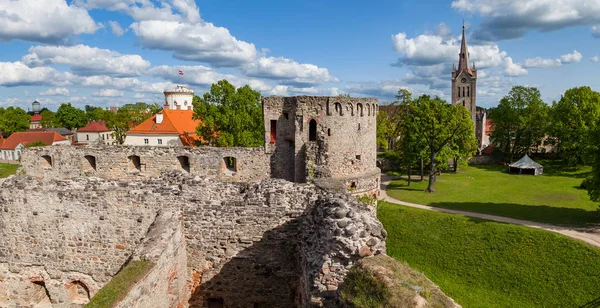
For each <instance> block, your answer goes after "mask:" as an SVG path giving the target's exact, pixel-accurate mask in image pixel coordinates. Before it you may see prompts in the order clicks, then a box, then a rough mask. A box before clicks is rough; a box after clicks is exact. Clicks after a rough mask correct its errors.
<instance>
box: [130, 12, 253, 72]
mask: <svg viewBox="0 0 600 308" xmlns="http://www.w3.org/2000/svg"><path fill="white" fill-rule="evenodd" d="M130 27H131V29H133V31H134V32H135V34H136V35H137V36H138V38H139V39H140V43H141V44H142V46H144V47H146V48H149V49H160V50H169V51H173V55H174V56H175V57H176V58H178V59H182V60H192V61H201V62H206V63H209V64H211V65H213V66H216V67H236V66H239V65H242V64H246V63H249V62H252V61H254V60H255V59H256V58H257V56H258V52H257V50H256V47H255V46H254V44H250V43H247V42H244V41H240V40H238V39H236V38H235V37H233V36H232V35H231V34H230V33H229V30H227V29H226V28H222V27H217V26H215V25H213V24H212V23H205V22H202V23H198V24H187V23H180V22H175V21H162V20H147V21H140V22H134V23H133V24H131V26H130Z"/></svg>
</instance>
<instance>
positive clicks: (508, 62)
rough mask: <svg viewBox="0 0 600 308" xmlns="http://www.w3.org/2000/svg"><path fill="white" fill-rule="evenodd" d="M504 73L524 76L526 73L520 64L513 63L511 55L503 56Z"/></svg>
mask: <svg viewBox="0 0 600 308" xmlns="http://www.w3.org/2000/svg"><path fill="white" fill-rule="evenodd" d="M504 73H505V74H506V75H507V76H525V75H527V74H528V72H527V70H526V69H524V68H523V67H522V66H521V65H520V64H518V63H514V62H513V60H512V58H511V57H506V58H504Z"/></svg>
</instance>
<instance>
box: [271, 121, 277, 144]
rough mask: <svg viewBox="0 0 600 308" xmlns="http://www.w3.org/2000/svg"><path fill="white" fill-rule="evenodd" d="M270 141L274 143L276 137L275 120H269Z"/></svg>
mask: <svg viewBox="0 0 600 308" xmlns="http://www.w3.org/2000/svg"><path fill="white" fill-rule="evenodd" d="M270 137H271V138H270V142H271V143H275V140H276V138H277V120H271V136H270Z"/></svg>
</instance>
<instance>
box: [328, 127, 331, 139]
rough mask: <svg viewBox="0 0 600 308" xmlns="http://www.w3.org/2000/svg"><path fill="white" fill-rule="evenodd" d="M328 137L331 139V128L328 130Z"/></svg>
mask: <svg viewBox="0 0 600 308" xmlns="http://www.w3.org/2000/svg"><path fill="white" fill-rule="evenodd" d="M327 136H329V137H331V128H328V129H327Z"/></svg>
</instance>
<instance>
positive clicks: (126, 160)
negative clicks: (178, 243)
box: [21, 145, 271, 182]
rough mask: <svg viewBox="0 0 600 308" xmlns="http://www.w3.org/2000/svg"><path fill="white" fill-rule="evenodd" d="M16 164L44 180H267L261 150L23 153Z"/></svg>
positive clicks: (266, 163)
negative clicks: (186, 176)
mask: <svg viewBox="0 0 600 308" xmlns="http://www.w3.org/2000/svg"><path fill="white" fill-rule="evenodd" d="M136 157H137V158H136ZM21 164H22V166H23V170H24V171H25V172H26V173H27V174H28V175H32V176H35V177H41V178H48V179H66V178H74V177H78V176H98V177H102V178H105V179H120V180H139V179H140V178H148V177H156V176H160V174H161V172H164V171H170V170H180V171H182V172H186V173H190V174H194V175H201V176H208V177H212V178H215V179H219V180H222V181H236V182H248V181H260V180H264V179H268V178H270V176H271V174H270V166H269V165H270V155H269V154H265V152H264V149H263V148H211V147H168V148H167V147H145V146H137V147H136V146H108V145H107V146H82V147H74V146H52V147H40V148H30V149H27V150H25V151H23V157H22V159H21Z"/></svg>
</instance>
